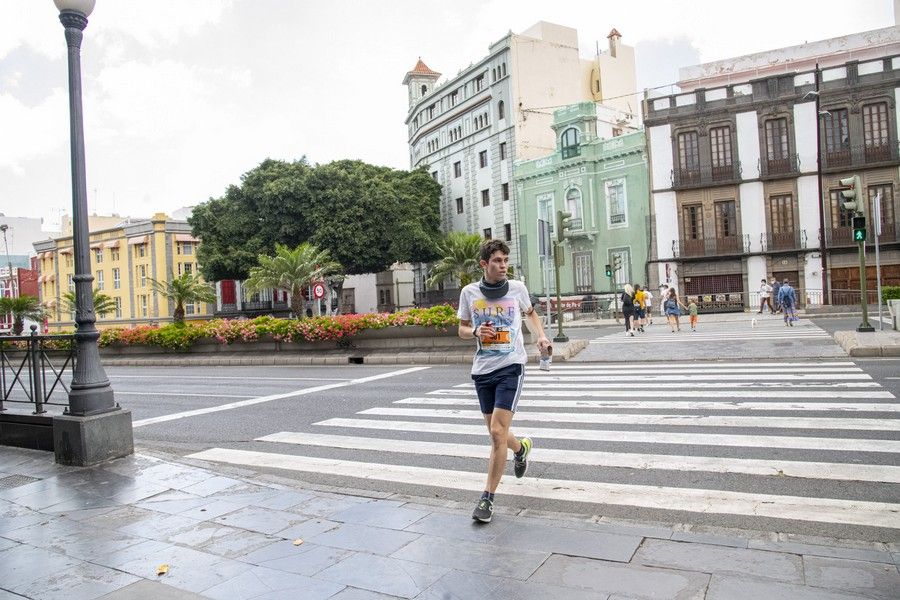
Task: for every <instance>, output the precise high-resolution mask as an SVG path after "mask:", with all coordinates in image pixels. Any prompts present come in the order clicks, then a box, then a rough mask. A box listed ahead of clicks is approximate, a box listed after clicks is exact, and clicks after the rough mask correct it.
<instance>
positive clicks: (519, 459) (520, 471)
mask: <svg viewBox="0 0 900 600" xmlns="http://www.w3.org/2000/svg"><path fill="white" fill-rule="evenodd" d="M519 443H521V444H522V448H524V449H525V451H524V452H522V456H519V455H518V454H513V473H515V474H516V477H522V476H523V475H525V471H527V470H528V454H529V453H530V452H531V445H532V444H531V438H522V439H521V440H519Z"/></svg>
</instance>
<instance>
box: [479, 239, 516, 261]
mask: <svg viewBox="0 0 900 600" xmlns="http://www.w3.org/2000/svg"><path fill="white" fill-rule="evenodd" d="M497 250H499V251H501V252H502V253H503V254H506V255H507V256H509V246H507V245H506V242H504V241H503V240H484V243H483V244H481V250H480V251H479V253H478V257H479V258H480V259H481V260H483V261H489V260H491V257H492V256H493V255H494V252H496V251H497Z"/></svg>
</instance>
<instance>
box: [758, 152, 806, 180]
mask: <svg viewBox="0 0 900 600" xmlns="http://www.w3.org/2000/svg"><path fill="white" fill-rule="evenodd" d="M799 172H800V157H799V156H798V155H797V154H789V155H787V156H785V157H784V158H765V157H764V158H761V159H759V176H760V177H763V178H766V177H783V176H786V175H796V174H798V173H799Z"/></svg>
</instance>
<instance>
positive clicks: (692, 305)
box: [688, 298, 697, 331]
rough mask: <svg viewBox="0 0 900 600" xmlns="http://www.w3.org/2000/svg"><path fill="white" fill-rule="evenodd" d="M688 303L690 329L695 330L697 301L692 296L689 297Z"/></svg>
mask: <svg viewBox="0 0 900 600" xmlns="http://www.w3.org/2000/svg"><path fill="white" fill-rule="evenodd" d="M690 300H691V301H690V304H688V312H689V313H690V315H691V331H697V302H696V301H695V300H694V298H691V299H690Z"/></svg>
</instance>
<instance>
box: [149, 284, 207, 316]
mask: <svg viewBox="0 0 900 600" xmlns="http://www.w3.org/2000/svg"><path fill="white" fill-rule="evenodd" d="M150 284H151V285H152V286H153V289H154V290H156V292H157V293H159V295H161V296H162V297H163V298H166V299H167V300H171V301H172V302H174V303H175V310H174V311H172V319H173V320H174V321H175V323H176V324H183V323H184V305H185V304H193V303H194V302H215V301H216V292H215V290H213V289H212V287H211V286H210V285H209V284H207V283H206V282H204V281H203V280H202V279H200V276H199V275H192V274H191V273H183V274H181V275H179V276H178V277H175V276H174V275H173V274H172V273H170V274H169V280H168V281H157V280H156V279H152V278H151V279H150Z"/></svg>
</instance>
